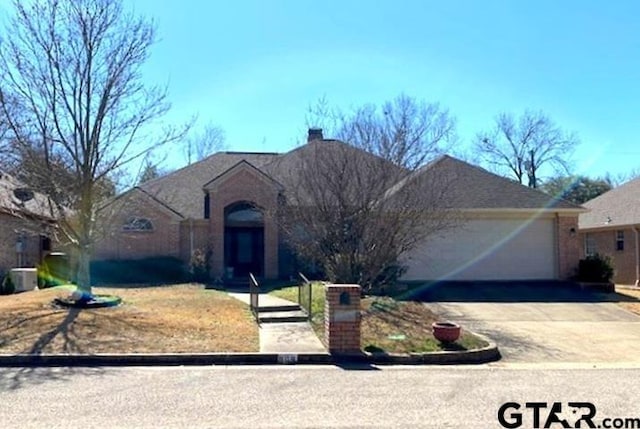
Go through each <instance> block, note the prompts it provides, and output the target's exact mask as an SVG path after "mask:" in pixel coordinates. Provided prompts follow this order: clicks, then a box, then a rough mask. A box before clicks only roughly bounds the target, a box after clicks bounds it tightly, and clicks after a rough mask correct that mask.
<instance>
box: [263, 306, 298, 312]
mask: <svg viewBox="0 0 640 429" xmlns="http://www.w3.org/2000/svg"><path fill="white" fill-rule="evenodd" d="M280 311H301V308H300V306H299V305H298V304H281V305H264V306H263V305H261V306H259V307H258V312H260V313H273V312H280Z"/></svg>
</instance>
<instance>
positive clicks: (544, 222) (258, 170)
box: [94, 130, 584, 280]
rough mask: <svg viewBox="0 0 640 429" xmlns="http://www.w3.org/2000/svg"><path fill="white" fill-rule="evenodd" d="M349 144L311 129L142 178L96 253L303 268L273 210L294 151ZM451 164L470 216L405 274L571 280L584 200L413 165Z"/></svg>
mask: <svg viewBox="0 0 640 429" xmlns="http://www.w3.org/2000/svg"><path fill="white" fill-rule="evenodd" d="M345 147H347V145H346V144H345V143H343V142H340V141H337V140H329V139H324V138H323V137H322V134H321V132H320V133H318V130H310V133H309V138H308V141H307V143H306V144H304V145H303V146H300V147H298V148H296V149H294V150H292V151H290V152H287V153H282V154H278V153H246V152H245V153H239V152H219V153H216V154H213V155H211V156H209V157H208V158H205V159H204V160H202V161H199V162H196V163H193V164H191V165H189V166H187V167H184V168H182V169H180V170H177V171H174V172H172V173H170V174H167V175H165V176H163V177H160V178H157V179H154V180H150V181H148V182H146V183H142V184H141V185H139V186H136V187H135V188H133V189H130V190H128V191H127V192H125V193H123V194H121V195H120V196H118V197H117V198H116V200H115V202H114V203H113V204H112V205H113V206H114V207H117V209H114V210H112V214H111V215H110V219H111V221H110V222H108V224H109V225H111V226H110V227H107V228H105V236H104V239H102V240H101V241H100V242H99V243H98V245H97V247H96V248H95V251H94V259H96V260H100V259H137V258H146V257H157V256H172V257H176V258H180V259H182V260H183V261H185V262H187V261H189V259H190V257H191V255H192V254H193V252H194V251H195V250H198V249H200V250H204V249H208V250H210V251H211V265H210V269H211V274H212V275H213V276H214V277H220V278H225V277H232V276H234V277H243V276H244V277H245V278H246V275H247V274H248V273H249V272H252V273H254V274H257V275H258V276H260V277H262V278H266V279H276V278H288V277H290V276H292V275H295V266H294V264H293V263H292V260H293V257H292V255H291V252H290V251H288V249H287V246H286V245H285V243H284V242H283V238H282V234H281V233H280V231H279V227H278V224H277V222H276V219H275V217H274V213H275V210H276V209H277V207H278V201H279V198H282V195H283V192H284V191H285V187H284V185H283V184H282V183H285V180H281V179H283V178H284V176H285V175H289V177H291V174H295V167H294V166H295V164H296V159H297V158H296V157H299V156H301V155H303V154H304V153H305V151H310V150H326V151H330V150H344V148H345ZM367 156H374V155H371V154H367ZM292 172H293V173H292ZM444 173H446V174H448V175H454V176H455V180H454V181H453V182H452V185H453V186H452V187H451V190H450V192H451V197H452V199H453V200H455V207H454V208H455V209H458V210H460V211H461V212H463V213H464V214H465V218H466V221H465V222H464V223H463V224H461V225H460V226H459V227H457V228H455V229H454V230H451V231H447V232H446V233H444V234H441V235H439V236H432V237H431V238H430V239H429V240H428V241H426V242H425V243H424V244H423V245H421V246H418V248H416V249H415V250H414V251H413V252H411V254H407V255H404V256H403V259H402V261H401V262H402V263H403V264H404V265H406V267H407V268H408V269H407V271H406V274H405V277H404V279H406V280H436V279H448V280H534V279H564V278H568V277H569V276H571V275H572V274H573V273H574V270H575V268H576V266H577V263H578V260H579V255H580V242H579V240H578V237H577V233H576V231H577V228H578V215H579V214H580V213H582V212H583V211H584V208H582V207H580V206H576V205H573V204H571V203H568V202H566V201H558V200H554V199H552V198H551V197H550V196H548V195H546V194H544V193H542V192H539V191H537V190H535V189H530V188H528V187H525V186H522V185H520V184H517V183H515V182H513V181H511V180H508V179H505V178H503V177H500V176H497V175H495V174H492V173H490V172H488V171H486V170H484V169H482V168H480V167H477V166H474V165H471V164H468V163H466V162H463V161H460V160H458V159H455V158H453V157H450V156H443V157H440V158H438V159H437V160H435V161H433V162H432V163H430V164H429V165H427V166H425V167H423V168H422V169H420V170H419V171H418V172H416V173H414V174H417V175H423V176H424V179H425V180H428V179H429V177H436V176H438V175H440V174H444ZM430 175H433V176H430ZM288 183H290V182H288ZM256 207H259V208H260V209H258V208H256Z"/></svg>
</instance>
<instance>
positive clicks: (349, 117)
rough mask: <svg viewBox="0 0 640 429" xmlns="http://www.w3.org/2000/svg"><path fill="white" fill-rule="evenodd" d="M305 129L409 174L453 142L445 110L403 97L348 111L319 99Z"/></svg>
mask: <svg viewBox="0 0 640 429" xmlns="http://www.w3.org/2000/svg"><path fill="white" fill-rule="evenodd" d="M307 125H308V126H309V127H319V128H322V129H324V130H325V131H326V132H328V135H331V136H333V137H335V138H337V139H339V140H342V141H345V142H349V144H351V145H353V146H355V147H357V148H360V149H363V150H365V151H367V152H369V153H372V154H374V155H378V156H380V157H382V158H384V159H386V160H388V161H390V162H392V163H394V164H396V165H401V166H403V167H405V168H408V169H410V170H414V169H416V168H418V167H420V166H422V165H424V164H425V162H427V161H429V160H431V159H433V158H434V157H435V156H437V155H440V154H442V153H445V152H447V151H448V150H449V149H450V148H451V146H452V145H453V143H455V141H456V140H457V136H456V132H455V128H456V121H455V119H454V118H453V117H452V116H451V115H450V114H449V112H448V110H446V109H444V108H442V107H441V106H440V105H439V104H438V103H428V102H426V101H421V100H417V99H415V98H413V97H409V96H407V95H405V94H400V95H399V96H397V97H396V98H394V99H393V100H391V101H387V102H385V103H383V104H382V105H381V106H376V105H375V104H366V105H364V106H360V107H356V108H353V109H351V110H350V111H344V110H342V109H338V108H332V107H331V106H329V105H328V103H327V101H326V100H325V99H321V100H319V101H318V102H317V103H316V104H315V105H314V106H312V107H310V109H309V113H308V115H307Z"/></svg>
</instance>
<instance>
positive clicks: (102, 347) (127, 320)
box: [0, 304, 162, 356]
mask: <svg viewBox="0 0 640 429" xmlns="http://www.w3.org/2000/svg"><path fill="white" fill-rule="evenodd" d="M116 309H117V308H114V307H112V308H101V309H80V308H60V307H57V306H55V305H53V304H51V305H50V306H48V307H42V308H36V309H30V310H23V311H20V312H17V313H16V314H15V315H13V319H12V320H8V321H5V323H2V320H0V326H2V331H1V332H0V353H10V354H18V355H20V354H25V355H36V356H37V355H42V354H62V355H82V354H95V353H113V352H114V351H117V352H123V353H126V352H128V351H129V350H130V349H131V348H132V347H135V346H136V345H137V344H138V343H139V341H140V340H141V339H140V337H139V336H138V333H139V331H140V330H142V329H143V330H144V331H145V332H146V333H149V334H151V335H154V336H158V337H160V336H161V334H162V328H161V327H160V326H154V325H152V324H149V323H145V322H144V321H142V320H137V319H136V318H135V312H128V313H116V312H115V310H116ZM3 346H4V347H3Z"/></svg>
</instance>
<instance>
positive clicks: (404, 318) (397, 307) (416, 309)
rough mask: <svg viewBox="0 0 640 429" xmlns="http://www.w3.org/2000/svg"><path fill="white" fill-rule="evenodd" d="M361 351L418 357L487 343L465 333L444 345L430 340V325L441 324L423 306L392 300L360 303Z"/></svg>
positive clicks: (431, 336) (377, 299) (376, 299)
mask: <svg viewBox="0 0 640 429" xmlns="http://www.w3.org/2000/svg"><path fill="white" fill-rule="evenodd" d="M361 308H362V327H361V329H362V333H361V335H362V341H361V344H362V348H363V349H364V350H367V351H383V352H389V353H420V352H432V351H439V350H470V349H475V348H480V347H484V346H486V345H487V343H486V342H485V341H484V340H482V339H480V338H479V337H477V336H475V335H473V334H471V333H468V332H464V327H463V329H462V335H461V337H460V339H459V340H458V341H456V342H455V343H453V344H450V345H447V346H445V345H443V344H442V343H440V342H439V341H438V340H436V339H435V338H434V337H433V334H432V333H431V324H432V323H433V322H435V321H437V320H440V319H439V318H438V317H437V316H436V315H435V314H433V313H432V312H431V311H430V310H429V309H428V308H427V307H426V306H425V305H424V304H422V303H420V302H412V301H396V300H394V299H392V298H383V297H375V298H366V299H364V300H363V301H362V307H361Z"/></svg>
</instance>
